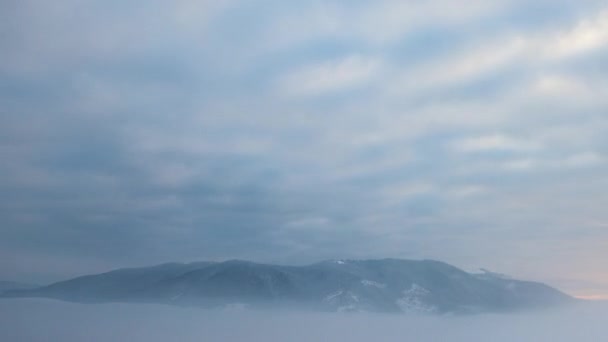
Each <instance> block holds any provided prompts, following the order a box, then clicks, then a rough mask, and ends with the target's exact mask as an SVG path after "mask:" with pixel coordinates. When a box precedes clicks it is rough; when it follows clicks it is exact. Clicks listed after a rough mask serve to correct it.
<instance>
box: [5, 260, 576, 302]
mask: <svg viewBox="0 0 608 342" xmlns="http://www.w3.org/2000/svg"><path fill="white" fill-rule="evenodd" d="M1 296H2V297H45V298H55V299H60V300H65V301H72V302H86V303H104V302H148V303H163V304H173V305H186V306H203V307H215V308H217V307H220V308H225V307H232V306H234V305H239V306H247V307H255V308H275V307H283V308H304V309H309V310H320V311H372V312H415V313H439V314H443V313H477V312H507V311H517V310H526V309H539V308H545V307H551V306H555V305H561V304H565V303H569V302H572V301H574V299H573V298H572V297H570V296H568V295H566V294H564V293H562V292H560V291H559V290H556V289H554V288H552V287H550V286H548V285H545V284H542V283H537V282H529V281H522V280H516V279H511V278H504V277H499V276H496V274H494V273H491V272H484V273H483V274H473V273H468V272H465V271H463V270H461V269H459V268H457V267H455V266H452V265H450V264H447V263H445V262H442V261H437V260H430V259H425V260H407V259H390V258H387V259H369V260H347V259H343V260H325V261H320V262H317V263H313V264H309V265H301V266H290V265H274V264H265V263H256V262H252V261H247V260H227V261H223V262H193V263H165V264H161V265H155V266H149V267H138V268H126V269H117V270H113V271H109V272H105V273H100V274H91V275H84V276H80V277H76V278H73V279H68V280H65V281H60V282H56V283H53V284H50V285H47V286H42V287H38V288H35V289H21V290H12V291H7V292H4V293H3V294H2V295H1Z"/></svg>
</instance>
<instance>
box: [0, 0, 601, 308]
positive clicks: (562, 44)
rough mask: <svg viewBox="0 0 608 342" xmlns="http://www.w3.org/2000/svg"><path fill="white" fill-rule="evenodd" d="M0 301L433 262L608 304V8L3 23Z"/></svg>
mask: <svg viewBox="0 0 608 342" xmlns="http://www.w3.org/2000/svg"><path fill="white" fill-rule="evenodd" d="M0 52H1V53H0V158H1V164H0V189H1V190H0V278H1V279H12V280H22V281H23V280H25V281H38V282H46V281H52V280H59V279H63V278H66V277H70V276H74V275H79V274H82V273H91V272H98V271H105V270H108V269H112V268H116V267H124V266H136V265H147V264H154V263H161V262H166V261H191V260H223V259H232V258H241V259H250V260H256V261H262V262H277V263H307V262H313V261H318V260H321V259H329V258H380V257H398V258H431V259H439V260H444V261H447V262H450V263H452V264H455V265H457V266H460V267H463V268H465V269H467V270H473V269H475V268H477V267H485V268H489V269H492V270H496V271H499V272H502V273H509V274H512V275H514V276H518V277H523V278H530V279H538V280H543V281H546V282H549V283H551V284H553V285H556V286H558V287H560V288H562V289H564V290H566V291H568V292H570V293H572V294H577V295H585V296H592V295H608V268H607V267H606V265H605V260H606V259H607V258H608V212H607V211H606V205H608V165H607V159H606V158H607V153H608V134H607V132H608V62H606V61H608V6H607V5H606V3H605V1H595V0H588V1H587V0H581V1H566V0H539V1H534V2H530V1H523V0H522V1H520V0H473V1H466V2H464V1H461V2H455V1H447V0H429V1H414V0H412V1H396V0H395V1H392V0H383V1H358V0H357V1H346V0H342V1H317V0H312V1H278V0H276V1H230V0H226V1H219V0H218V1H216V0H213V1H212V0H201V1H194V0H176V1H159V0H152V1H146V2H138V1H135V2H124V1H115V0H111V1H108V0H104V1H80V0H78V1H77V0H59V1H41V0H38V1H36V0H18V1H17V0H14V1H13V0H9V1H2V2H1V3H0Z"/></svg>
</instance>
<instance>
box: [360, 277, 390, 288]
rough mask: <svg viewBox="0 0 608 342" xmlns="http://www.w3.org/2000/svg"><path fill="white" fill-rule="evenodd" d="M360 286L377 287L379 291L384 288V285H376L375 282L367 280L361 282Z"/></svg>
mask: <svg viewBox="0 0 608 342" xmlns="http://www.w3.org/2000/svg"><path fill="white" fill-rule="evenodd" d="M361 284H363V285H365V286H370V287H377V288H379V289H384V288H386V284H382V283H378V282H376V281H373V280H368V279H363V280H361Z"/></svg>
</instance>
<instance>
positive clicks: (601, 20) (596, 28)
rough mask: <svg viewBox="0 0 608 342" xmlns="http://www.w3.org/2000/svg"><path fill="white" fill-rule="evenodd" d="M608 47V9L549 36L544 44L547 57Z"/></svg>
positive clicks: (574, 54) (566, 55) (564, 55)
mask: <svg viewBox="0 0 608 342" xmlns="http://www.w3.org/2000/svg"><path fill="white" fill-rule="evenodd" d="M606 47H608V10H605V11H603V12H601V13H600V14H599V15H598V16H597V17H595V18H592V19H583V20H582V21H581V22H579V23H578V24H577V25H576V27H574V28H572V29H570V30H566V31H563V32H560V33H558V34H556V35H554V36H553V37H551V38H549V39H548V40H547V42H546V45H545V46H544V48H543V50H544V54H545V57H547V58H566V57H573V56H576V55H579V54H584V53H588V52H591V51H594V50H597V49H600V48H606Z"/></svg>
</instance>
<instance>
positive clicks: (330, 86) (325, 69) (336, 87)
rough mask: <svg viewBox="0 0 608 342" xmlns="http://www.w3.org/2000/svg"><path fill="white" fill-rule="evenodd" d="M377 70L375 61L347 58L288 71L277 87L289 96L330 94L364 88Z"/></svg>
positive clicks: (377, 65) (378, 65)
mask: <svg viewBox="0 0 608 342" xmlns="http://www.w3.org/2000/svg"><path fill="white" fill-rule="evenodd" d="M380 67H381V62H380V61H379V60H378V59H375V58H366V57H361V56H356V55H355V56H349V57H346V58H343V59H339V60H333V61H327V62H323V63H317V64H313V65H308V66H305V67H303V68H301V69H298V70H295V71H291V72H289V73H288V74H287V75H285V76H284V77H282V78H281V79H280V80H279V85H278V86H279V89H280V90H281V91H282V92H285V93H287V94H290V95H303V96H306V95H309V96H310V95H321V94H326V93H333V92H338V91H342V90H348V89H352V88H356V87H358V86H362V85H365V84H366V83H368V82H369V81H370V80H371V79H372V78H373V77H374V76H375V75H376V74H377V72H378V71H379V69H380Z"/></svg>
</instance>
